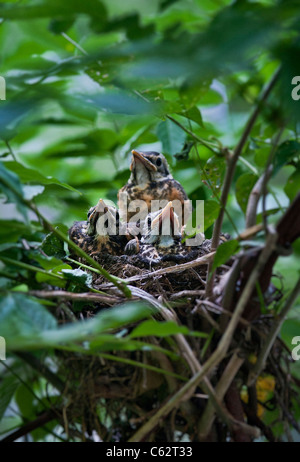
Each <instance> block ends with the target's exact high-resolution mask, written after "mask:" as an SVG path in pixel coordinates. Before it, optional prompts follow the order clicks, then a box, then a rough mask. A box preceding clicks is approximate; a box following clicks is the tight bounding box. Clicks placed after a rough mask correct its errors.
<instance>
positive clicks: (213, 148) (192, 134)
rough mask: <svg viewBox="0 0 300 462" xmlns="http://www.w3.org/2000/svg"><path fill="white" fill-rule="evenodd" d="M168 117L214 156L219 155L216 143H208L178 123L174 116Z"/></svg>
mask: <svg viewBox="0 0 300 462" xmlns="http://www.w3.org/2000/svg"><path fill="white" fill-rule="evenodd" d="M166 117H167V118H168V119H169V120H171V121H172V122H174V124H176V125H178V127H180V128H181V129H182V130H183V131H185V132H186V133H187V134H188V135H190V136H191V137H192V138H194V140H196V141H198V143H200V144H203V146H205V147H206V148H208V149H210V150H211V151H212V152H213V153H214V154H217V153H218V152H219V151H220V149H219V146H217V145H215V144H214V143H210V142H209V141H206V140H204V139H203V138H200V136H197V135H195V133H193V132H192V131H191V130H189V129H188V128H186V127H185V126H184V125H182V124H181V123H180V122H178V120H176V119H174V118H173V117H172V116H170V115H167V116H166Z"/></svg>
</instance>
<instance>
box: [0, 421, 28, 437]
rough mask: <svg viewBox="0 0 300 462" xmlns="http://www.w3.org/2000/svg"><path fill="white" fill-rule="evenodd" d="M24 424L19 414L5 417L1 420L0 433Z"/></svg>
mask: <svg viewBox="0 0 300 462" xmlns="http://www.w3.org/2000/svg"><path fill="white" fill-rule="evenodd" d="M22 424H23V420H22V418H21V417H19V416H14V417H3V419H2V420H1V421H0V435H3V434H5V433H9V432H11V431H12V430H14V429H15V428H18V427H20V426H21V425H22Z"/></svg>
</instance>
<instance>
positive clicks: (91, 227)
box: [87, 199, 108, 236]
mask: <svg viewBox="0 0 300 462" xmlns="http://www.w3.org/2000/svg"><path fill="white" fill-rule="evenodd" d="M107 211H108V207H107V205H106V204H105V202H104V200H103V199H99V201H98V204H97V205H96V207H95V209H94V211H93V212H92V213H91V215H90V217H89V224H88V228H87V234H88V236H93V235H94V234H95V232H96V223H97V221H98V218H99V216H100V214H103V213H106V212H107Z"/></svg>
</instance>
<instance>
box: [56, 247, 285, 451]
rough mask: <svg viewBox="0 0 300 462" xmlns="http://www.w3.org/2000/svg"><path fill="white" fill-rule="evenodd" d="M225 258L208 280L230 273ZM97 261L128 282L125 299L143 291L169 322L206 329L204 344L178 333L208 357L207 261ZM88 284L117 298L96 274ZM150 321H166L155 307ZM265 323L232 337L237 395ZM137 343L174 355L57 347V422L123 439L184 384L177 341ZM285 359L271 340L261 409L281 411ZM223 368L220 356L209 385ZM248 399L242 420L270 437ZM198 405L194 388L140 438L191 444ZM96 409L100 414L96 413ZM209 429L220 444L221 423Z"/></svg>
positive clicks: (217, 311) (92, 309)
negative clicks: (268, 387)
mask: <svg viewBox="0 0 300 462" xmlns="http://www.w3.org/2000/svg"><path fill="white" fill-rule="evenodd" d="M209 252H210V246H209V242H208V244H207V245H206V246H204V250H203V252H202V257H203V258H205V256H206V255H207V256H208V257H209ZM200 257H201V255H200ZM232 263H233V261H229V262H228V263H227V264H226V265H223V266H221V267H220V268H218V269H217V274H216V285H218V282H219V281H220V280H221V279H222V277H223V276H224V275H226V273H227V272H228V271H229V270H230V268H231V265H232ZM101 264H102V265H103V267H104V268H105V269H107V271H109V272H110V273H111V274H113V275H115V276H118V277H120V278H122V279H125V280H127V281H128V283H129V284H130V287H131V289H132V294H133V298H136V299H139V298H144V300H146V301H147V295H148V296H149V299H148V302H150V303H151V301H153V300H156V301H157V302H158V303H159V304H161V305H163V306H164V307H167V309H168V312H170V313H173V318H172V319H173V320H175V321H176V322H178V323H179V324H181V325H185V326H187V327H188V329H189V330H190V331H194V332H205V333H207V334H209V335H212V334H214V335H213V336H212V340H211V341H210V342H208V340H207V338H202V337H197V336H187V337H185V339H186V341H187V344H188V348H190V350H191V352H192V354H193V355H194V356H195V357H196V358H197V360H199V361H200V362H201V363H203V362H204V361H205V360H206V359H207V358H208V357H209V355H210V353H211V352H212V351H213V350H214V348H215V347H216V345H217V343H218V340H219V338H220V335H221V332H218V330H219V329H220V324H221V323H220V319H221V316H224V313H222V310H221V307H219V306H218V305H217V304H216V303H213V302H211V301H209V300H206V299H205V284H206V277H207V262H206V264H197V261H191V262H186V263H185V264H183V265H177V264H174V263H172V262H166V263H164V264H163V265H161V266H157V265H156V266H155V268H154V267H149V268H145V267H143V265H139V264H138V262H137V261H136V259H135V257H130V258H127V257H126V259H124V258H123V257H113V259H111V258H110V257H108V258H107V261H103V260H102V261H101ZM184 265H185V266H184ZM178 268H180V271H178ZM93 287H94V288H96V289H98V290H101V291H105V292H106V293H107V294H110V295H114V296H119V297H120V293H118V291H117V290H116V288H115V287H114V286H113V285H112V284H110V283H108V282H107V281H106V280H105V279H104V278H103V277H102V276H99V275H97V274H93ZM139 291H142V292H139ZM141 293H142V294H143V295H142V297H141ZM120 299H121V297H120ZM119 303H120V301H116V302H115V304H119ZM272 303H273V302H272ZM110 306H113V304H110ZM108 308H109V306H108V305H107V304H106V303H104V302H99V303H98V302H93V303H91V302H87V303H86V304H85V305H84V306H83V308H82V310H81V312H80V313H77V316H78V317H80V318H89V317H91V316H94V315H95V313H97V312H99V311H100V310H103V309H108ZM155 318H156V319H157V320H159V321H163V320H167V319H166V317H164V315H163V314H162V312H158V313H157V314H156V315H155ZM61 320H62V319H61ZM272 323H273V318H272V315H271V313H270V314H269V315H265V316H260V317H259V318H257V319H256V320H255V321H254V322H252V323H251V324H250V322H247V321H245V322H244V324H243V323H242V324H241V325H240V328H239V329H237V330H236V332H235V334H234V337H233V339H232V343H231V347H230V349H229V352H228V357H229V356H230V355H232V353H233V352H234V351H238V352H239V355H241V356H243V357H244V358H245V361H244V364H243V366H242V367H241V369H240V371H239V373H238V376H237V378H236V380H235V384H236V385H235V386H236V390H238V395H239V396H240V395H241V390H242V388H243V386H244V385H245V383H246V380H247V376H248V373H249V367H250V366H251V364H250V362H251V360H250V359H249V358H251V355H252V357H253V356H254V357H255V355H256V354H257V352H258V350H259V348H260V344H261V342H262V339H263V338H264V336H265V335H266V333H267V332H268V331H269V330H270V327H271V326H272ZM134 327H136V324H134V325H131V326H126V328H127V329H128V331H129V332H130V330H131V329H133V328H134ZM141 340H144V341H147V342H148V343H150V344H153V345H155V346H156V347H161V348H165V349H169V350H170V351H173V352H174V353H177V355H178V357H179V359H178V357H177V359H174V360H173V359H172V358H170V357H167V356H166V355H164V354H163V353H160V352H159V351H116V352H113V351H112V352H110V353H111V354H114V355H115V357H117V358H123V359H125V360H126V361H127V362H125V363H124V362H119V361H115V360H113V359H112V358H107V357H95V356H92V357H91V356H87V355H81V354H76V353H66V352H64V353H63V354H60V355H59V361H60V365H61V370H62V371H63V372H64V374H65V376H66V387H65V392H64V398H65V403H66V405H65V424H66V422H67V423H70V422H73V421H75V420H74V419H76V418H77V419H78V418H80V420H81V423H82V428H83V429H85V431H86V435H92V433H93V431H96V432H97V433H98V435H100V437H101V439H102V440H103V441H127V440H128V439H129V438H130V437H131V436H132V435H133V434H134V433H135V431H136V429H137V428H139V427H140V426H141V425H143V424H144V423H145V422H147V420H148V419H149V418H151V416H153V415H154V414H155V412H156V411H157V409H158V408H160V407H161V406H162V404H163V403H164V402H165V401H166V400H167V399H168V398H169V397H170V396H171V395H173V394H174V392H176V390H178V389H179V388H180V387H181V386H182V385H183V384H184V382H183V381H182V380H181V379H180V378H182V377H183V378H186V379H188V378H190V377H191V375H192V372H191V367H190V366H191V365H190V364H189V361H187V358H186V357H185V355H186V351H182V349H181V347H182V345H180V343H176V341H175V340H174V338H173V337H172V338H171V339H170V338H169V337H168V338H164V337H150V338H143V339H141ZM104 356H105V355H104ZM289 361H290V358H289V354H288V352H287V351H286V350H285V349H284V347H283V346H282V344H281V343H280V342H276V343H275V345H274V347H273V349H272V351H271V353H270V355H269V356H268V359H267V363H266V366H265V370H264V373H265V374H271V375H272V376H273V377H274V383H275V389H274V393H273V395H272V402H266V403H259V404H260V405H262V406H263V407H265V408H268V409H270V408H272V407H273V408H276V406H277V405H278V403H280V408H281V409H284V411H282V412H285V413H289V409H290V405H291V401H292V398H293V396H292V393H293V392H292V391H291V390H290V388H289V385H288V383H287V379H286V374H287V371H288V368H289ZM136 363H143V364H144V365H146V366H147V368H143V367H138V366H137V365H136ZM225 367H226V361H225V362H224V361H223V362H222V363H221V364H220V365H219V366H218V368H216V369H215V370H214V372H213V374H212V375H211V376H210V377H209V378H210V381H211V384H212V385H213V387H215V386H216V385H217V384H218V381H219V379H220V377H221V376H222V373H223V372H224V369H225ZM156 368H157V369H163V370H165V371H168V372H169V373H170V374H169V375H163V374H161V373H159V372H157V370H156ZM253 399H254V398H253V396H252V395H251V393H250V395H249V394H248V403H247V402H244V403H243V412H244V413H246V415H247V419H248V421H249V422H251V423H252V424H253V425H256V426H257V427H259V428H260V429H261V431H262V433H264V434H265V436H266V437H267V438H268V437H269V439H272V438H271V437H270V435H269V434H268V429H267V427H266V426H264V424H262V422H261V420H260V419H259V418H258V417H257V413H256V412H255V409H257V405H258V402H257V398H255V399H256V403H254V405H253ZM227 400H229V401H230V400H231V401H232V400H233V398H232V397H230V396H229V397H227ZM251 400H252V401H251ZM225 401H226V400H225ZM246 401H247V400H246ZM206 404H207V396H205V392H204V391H203V388H202V387H201V385H200V386H198V387H197V388H196V389H195V390H194V393H193V394H192V396H191V397H190V398H189V399H188V400H187V401H186V402H185V403H184V404H183V405H182V406H180V407H176V408H175V409H174V410H173V412H171V413H170V414H169V415H168V417H166V418H165V419H164V420H162V421H160V423H159V425H158V427H157V428H156V430H155V431H153V432H152V433H151V434H150V435H148V437H147V441H156V442H159V441H167V442H170V441H176V439H177V440H178V439H180V436H178V435H188V438H189V439H190V440H191V441H193V440H197V438H198V436H197V422H198V420H199V418H200V417H201V414H202V412H203V410H204V409H205V406H206ZM100 408H101V411H100ZM253 409H254V411H253ZM100 414H101V418H99V415H100ZM214 431H215V432H217V433H218V436H217V440H218V441H225V440H226V438H228V427H226V425H224V423H222V422H221V420H218V419H217V421H216V427H215V429H214ZM175 435H177V436H176V437H175Z"/></svg>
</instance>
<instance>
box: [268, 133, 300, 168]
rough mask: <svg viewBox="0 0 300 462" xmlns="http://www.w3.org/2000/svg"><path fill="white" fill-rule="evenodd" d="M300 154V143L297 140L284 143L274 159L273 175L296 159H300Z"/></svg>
mask: <svg viewBox="0 0 300 462" xmlns="http://www.w3.org/2000/svg"><path fill="white" fill-rule="evenodd" d="M299 154H300V143H298V141H295V140H288V141H284V143H282V144H281V145H280V146H279V147H278V149H277V151H276V154H275V158H274V170H273V175H275V174H276V173H277V172H278V170H280V169H281V167H283V166H284V165H286V164H287V163H288V162H289V161H290V160H292V159H293V158H294V157H299Z"/></svg>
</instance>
